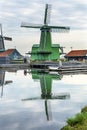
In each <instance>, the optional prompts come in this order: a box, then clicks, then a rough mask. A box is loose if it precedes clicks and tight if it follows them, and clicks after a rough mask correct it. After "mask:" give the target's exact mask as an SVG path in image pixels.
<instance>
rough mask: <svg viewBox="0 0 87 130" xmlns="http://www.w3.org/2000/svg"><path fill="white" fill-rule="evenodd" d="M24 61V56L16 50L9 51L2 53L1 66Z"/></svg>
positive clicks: (0, 54)
mask: <svg viewBox="0 0 87 130" xmlns="http://www.w3.org/2000/svg"><path fill="white" fill-rule="evenodd" d="M17 60H23V56H22V55H21V54H20V53H19V52H18V51H17V50H16V49H8V50H5V51H4V52H1V53H0V64H6V63H11V62H14V61H17Z"/></svg>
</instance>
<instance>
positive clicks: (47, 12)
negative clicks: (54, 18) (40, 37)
mask: <svg viewBox="0 0 87 130" xmlns="http://www.w3.org/2000/svg"><path fill="white" fill-rule="evenodd" d="M50 14H51V5H50V4H46V8H45V16H44V24H46V25H47V24H48V23H50Z"/></svg>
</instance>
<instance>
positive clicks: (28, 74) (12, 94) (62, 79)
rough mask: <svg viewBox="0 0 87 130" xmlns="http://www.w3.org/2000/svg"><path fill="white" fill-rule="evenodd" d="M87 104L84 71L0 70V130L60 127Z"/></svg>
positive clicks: (36, 129) (56, 128)
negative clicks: (61, 72)
mask: <svg viewBox="0 0 87 130" xmlns="http://www.w3.org/2000/svg"><path fill="white" fill-rule="evenodd" d="M85 105H87V74H84V73H79V74H76V73H75V74H64V75H63V74H59V73H58V72H45V73H43V72H38V71H35V70H31V71H30V70H18V71H15V70H13V71H12V70H9V71H5V70H1V71H0V130H48V129H49V130H60V129H61V128H62V127H63V126H64V125H65V124H66V121H67V118H69V117H71V116H74V115H75V114H76V113H79V112H80V110H81V108H82V107H84V106H85Z"/></svg>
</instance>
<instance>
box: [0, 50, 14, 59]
mask: <svg viewBox="0 0 87 130" xmlns="http://www.w3.org/2000/svg"><path fill="white" fill-rule="evenodd" d="M14 50H15V49H8V50H6V51H4V52H1V53H0V57H6V56H8V55H10V54H11V53H12V52H13V51H14Z"/></svg>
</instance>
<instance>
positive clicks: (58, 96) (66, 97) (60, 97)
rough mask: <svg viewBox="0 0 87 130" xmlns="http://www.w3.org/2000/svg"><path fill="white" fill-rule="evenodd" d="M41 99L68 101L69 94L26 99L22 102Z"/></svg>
mask: <svg viewBox="0 0 87 130" xmlns="http://www.w3.org/2000/svg"><path fill="white" fill-rule="evenodd" d="M41 99H70V94H69V93H59V94H56V95H52V96H50V97H46V96H45V97H44V98H42V97H32V98H26V99H22V101H27V100H41Z"/></svg>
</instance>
